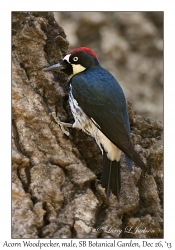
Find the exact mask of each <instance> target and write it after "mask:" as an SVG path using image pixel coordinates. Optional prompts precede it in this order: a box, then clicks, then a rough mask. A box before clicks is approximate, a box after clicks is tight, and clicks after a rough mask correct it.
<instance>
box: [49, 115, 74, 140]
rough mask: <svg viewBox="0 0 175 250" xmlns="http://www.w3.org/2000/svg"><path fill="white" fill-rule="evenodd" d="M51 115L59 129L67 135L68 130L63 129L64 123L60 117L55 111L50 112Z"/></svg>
mask: <svg viewBox="0 0 175 250" xmlns="http://www.w3.org/2000/svg"><path fill="white" fill-rule="evenodd" d="M52 117H53V118H54V120H55V121H56V123H57V124H58V125H59V126H60V128H61V130H62V131H63V133H64V134H65V135H67V136H69V135H70V133H69V131H67V130H66V129H65V127H64V126H66V123H63V122H61V121H60V119H59V118H58V117H57V116H56V112H52Z"/></svg>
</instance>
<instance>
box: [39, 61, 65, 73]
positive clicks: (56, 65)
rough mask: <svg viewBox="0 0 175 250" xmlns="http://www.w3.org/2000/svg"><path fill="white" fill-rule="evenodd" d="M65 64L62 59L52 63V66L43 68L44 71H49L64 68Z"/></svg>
mask: <svg viewBox="0 0 175 250" xmlns="http://www.w3.org/2000/svg"><path fill="white" fill-rule="evenodd" d="M66 66H67V65H66V63H64V61H63V62H61V63H58V64H54V65H52V66H50V67H48V68H44V69H43V70H44V71H50V70H55V71H60V70H63V69H65V68H66Z"/></svg>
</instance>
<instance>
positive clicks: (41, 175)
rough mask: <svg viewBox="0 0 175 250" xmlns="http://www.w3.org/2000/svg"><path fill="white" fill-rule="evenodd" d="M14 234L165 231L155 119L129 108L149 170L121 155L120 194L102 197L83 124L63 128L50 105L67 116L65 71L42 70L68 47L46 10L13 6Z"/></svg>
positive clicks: (97, 162)
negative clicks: (130, 164) (81, 128)
mask: <svg viewBox="0 0 175 250" xmlns="http://www.w3.org/2000/svg"><path fill="white" fill-rule="evenodd" d="M12 42H13V47H12V112H13V120H12V161H13V168H12V237H13V238H161V237H163V219H162V214H163V212H162V211H163V146H162V145H163V142H162V125H161V123H160V122H158V121H155V120H152V119H148V118H146V117H144V116H143V117H142V116H138V115H135V114H134V112H133V110H132V105H131V103H130V102H129V101H128V109H129V116H130V121H131V132H132V133H131V135H132V141H133V144H134V145H135V149H136V150H137V152H139V153H140V155H141V157H142V159H143V161H144V162H145V163H146V164H147V165H148V166H149V168H150V169H151V172H152V174H151V175H148V174H145V175H143V174H141V169H140V168H138V167H136V166H135V165H134V164H133V171H132V172H130V171H129V169H128V167H127V166H126V163H125V159H124V155H122V173H121V174H122V188H121V198H120V202H118V201H117V199H116V197H115V196H113V195H111V197H110V199H109V201H108V200H107V199H106V197H105V193H104V189H103V188H102V187H101V185H100V183H99V181H98V178H97V176H98V177H99V175H100V173H101V170H102V156H101V153H100V151H99V149H98V147H97V145H96V143H95V142H94V140H93V139H92V138H91V137H89V136H88V135H86V134H84V133H82V132H81V131H76V130H73V129H70V136H69V137H67V136H66V135H64V134H63V133H62V131H61V130H60V127H59V126H58V125H57V124H56V123H55V122H54V120H53V118H52V116H51V112H53V111H56V112H57V115H58V116H59V118H60V119H61V120H62V121H66V122H73V118H72V116H71V112H70V109H69V106H68V102H67V99H68V87H67V82H68V79H67V77H66V76H65V75H64V74H63V73H53V72H44V71H43V68H45V67H47V66H49V65H52V64H54V63H58V62H59V61H61V59H62V58H63V56H65V55H66V53H67V51H68V41H67V40H66V35H65V33H64V30H63V29H62V28H61V27H60V26H59V25H58V24H57V23H56V22H55V19H54V16H53V13H52V12H13V13H12Z"/></svg>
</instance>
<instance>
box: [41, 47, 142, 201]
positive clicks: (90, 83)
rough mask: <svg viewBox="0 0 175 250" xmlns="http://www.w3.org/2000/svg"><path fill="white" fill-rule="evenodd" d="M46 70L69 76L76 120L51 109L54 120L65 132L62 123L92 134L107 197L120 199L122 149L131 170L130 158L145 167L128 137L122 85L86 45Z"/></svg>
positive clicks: (128, 130)
mask: <svg viewBox="0 0 175 250" xmlns="http://www.w3.org/2000/svg"><path fill="white" fill-rule="evenodd" d="M49 70H62V71H63V72H64V73H66V74H67V75H68V76H69V77H70V81H69V104H70V108H71V112H72V114H73V117H74V120H75V122H74V123H73V124H69V123H63V122H61V121H60V120H59V118H57V117H56V116H55V113H53V116H54V118H55V120H56V121H57V123H58V124H59V125H60V126H61V128H62V130H63V131H64V132H65V133H66V134H67V135H68V132H67V131H66V130H65V128H64V127H65V126H67V127H73V128H77V129H81V130H83V131H84V132H85V133H87V134H89V135H91V136H92V137H94V138H95V140H96V143H97V144H98V146H99V148H100V150H101V152H102V154H103V170H102V178H101V184H102V187H103V188H105V193H106V197H107V198H109V197H110V192H111V191H112V193H113V194H114V195H115V196H116V197H117V199H118V200H119V195H120V189H121V173H120V155H121V151H123V152H124V153H125V157H126V162H127V165H128V167H129V169H130V170H132V160H133V161H134V162H135V163H136V165H138V166H139V167H141V169H143V170H144V169H145V165H144V163H143V161H142V160H141V159H140V157H139V155H138V154H137V152H136V151H135V150H134V147H133V145H132V143H131V140H130V123H129V117H128V111H127V105H126V99H125V96H124V93H123V90H122V88H121V86H120V85H119V83H118V82H117V80H116V79H115V78H114V76H113V75H111V74H110V73H109V72H108V71H107V70H105V69H104V68H102V67H101V66H100V64H99V62H98V59H97V56H96V54H95V53H94V52H93V51H92V50H90V49H89V48H86V47H80V48H77V49H74V50H72V51H70V52H69V53H68V54H67V55H66V56H65V57H64V58H63V61H62V62H61V63H59V64H55V65H53V66H50V67H48V68H45V69H44V71H49Z"/></svg>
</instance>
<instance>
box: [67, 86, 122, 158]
mask: <svg viewBox="0 0 175 250" xmlns="http://www.w3.org/2000/svg"><path fill="white" fill-rule="evenodd" d="M69 104H70V108H71V111H72V114H73V117H74V119H75V122H74V124H73V127H74V128H77V129H81V130H82V131H84V132H85V133H87V134H89V135H91V136H92V137H94V138H95V140H96V143H97V144H98V146H99V148H100V150H101V151H102V154H103V148H104V150H105V151H106V153H107V157H108V159H109V160H111V161H114V160H116V161H119V160H120V155H121V150H120V149H119V148H117V147H116V146H115V145H114V144H113V143H112V142H111V141H110V140H109V139H108V138H107V137H106V136H105V135H104V134H103V133H102V132H101V131H100V130H99V129H100V126H99V125H98V124H97V123H96V122H95V120H94V119H93V118H91V119H90V118H89V117H88V116H87V115H86V114H85V113H84V112H83V110H82V109H81V108H80V107H79V106H78V103H77V101H76V100H75V99H74V97H73V95H72V86H71V85H70V92H69Z"/></svg>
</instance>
